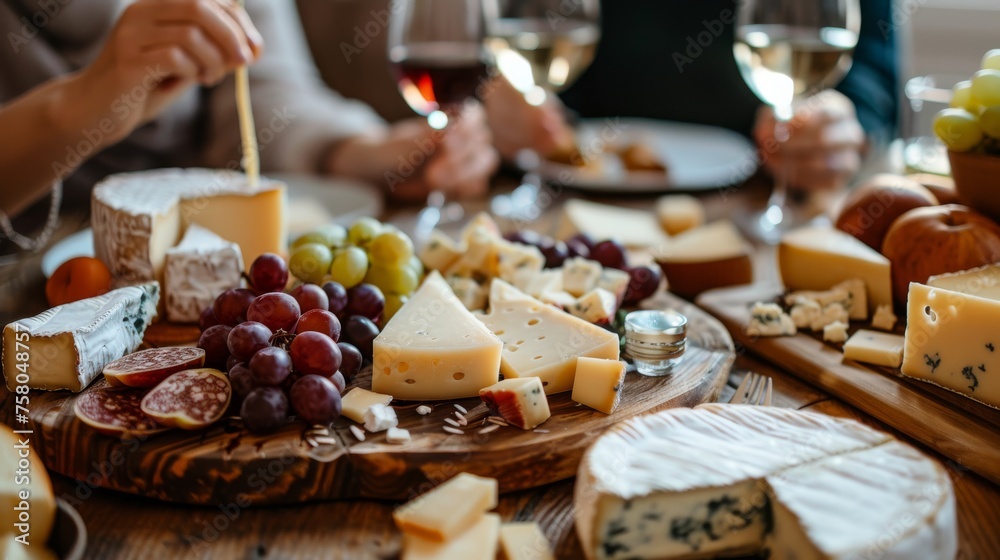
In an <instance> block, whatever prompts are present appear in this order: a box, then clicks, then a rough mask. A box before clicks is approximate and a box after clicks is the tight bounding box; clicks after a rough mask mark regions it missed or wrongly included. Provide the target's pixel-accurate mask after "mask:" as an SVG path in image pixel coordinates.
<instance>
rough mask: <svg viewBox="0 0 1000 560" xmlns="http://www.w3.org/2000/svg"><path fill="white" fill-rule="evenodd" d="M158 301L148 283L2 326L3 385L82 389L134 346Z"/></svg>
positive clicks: (155, 287)
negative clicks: (4, 381)
mask: <svg viewBox="0 0 1000 560" xmlns="http://www.w3.org/2000/svg"><path fill="white" fill-rule="evenodd" d="M159 301H160V285H159V284H157V283H156V282H151V283H149V284H142V285H139V286H127V287H124V288H119V289H117V290H112V291H110V292H108V293H106V294H104V295H101V296H97V297H93V298H89V299H84V300H80V301H75V302H73V303H67V304H66V305H59V306H56V307H53V308H52V309H49V310H48V311H45V312H43V313H41V314H40V315H36V316H34V317H29V318H27V319H21V320H20V321H15V322H13V323H11V324H9V325H7V327H6V328H4V332H3V371H4V376H5V377H6V378H7V387H9V388H11V390H13V388H14V387H15V386H17V385H28V386H29V387H31V388H32V389H43V390H46V391H57V390H60V389H69V390H70V391H82V390H83V389H84V388H85V387H86V386H87V385H90V383H91V382H92V381H93V380H94V379H95V378H96V377H97V376H98V374H100V373H101V372H102V371H103V370H104V366H106V365H108V364H109V363H111V362H113V361H115V360H117V359H118V358H121V357H122V356H124V355H125V354H129V353H131V352H134V351H135V349H136V348H138V347H139V344H141V343H142V337H143V335H144V334H145V333H146V327H148V326H149V324H150V323H151V322H152V321H153V319H154V318H155V317H156V306H157V304H158V303H159ZM19 375H20V376H24V377H27V379H26V380H24V379H19V378H18V376H19ZM22 381H26V382H25V383H22Z"/></svg>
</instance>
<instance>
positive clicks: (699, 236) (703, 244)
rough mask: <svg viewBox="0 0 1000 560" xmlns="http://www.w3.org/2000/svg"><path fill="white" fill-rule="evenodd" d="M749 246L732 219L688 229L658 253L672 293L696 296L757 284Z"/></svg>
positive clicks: (662, 246) (663, 245)
mask: <svg viewBox="0 0 1000 560" xmlns="http://www.w3.org/2000/svg"><path fill="white" fill-rule="evenodd" d="M750 255H751V249H750V246H749V244H748V243H747V242H746V240H744V239H743V237H742V236H741V235H740V233H739V230H738V229H737V228H736V226H735V225H734V224H733V223H732V222H730V221H728V220H719V221H716V222H712V223H711V224H708V225H705V226H702V227H699V228H695V229H692V230H688V231H686V232H684V233H682V234H680V235H678V236H677V237H674V238H673V239H671V240H670V241H669V242H667V243H664V244H662V245H660V246H659V247H658V248H657V249H656V251H655V254H654V257H655V258H656V262H657V264H659V265H660V268H662V269H663V274H664V275H666V277H667V285H668V288H669V289H670V291H671V292H674V293H676V294H680V295H682V296H685V297H694V296H696V295H698V294H700V293H701V292H704V291H706V290H711V289H713V288H721V287H723V286H735V285H739V284H749V283H750V282H752V281H753V263H752V261H751V258H750Z"/></svg>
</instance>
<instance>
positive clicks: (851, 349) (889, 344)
mask: <svg viewBox="0 0 1000 560" xmlns="http://www.w3.org/2000/svg"><path fill="white" fill-rule="evenodd" d="M844 358H845V359H848V360H854V361H856V362H864V363H866V364H872V365H876V366H886V367H893V368H895V367H899V365H900V364H901V363H903V337H902V336H900V335H898V334H889V333H884V332H878V331H869V330H866V329H861V330H859V331H858V332H856V333H854V334H853V335H852V336H851V338H848V339H847V342H845V343H844Z"/></svg>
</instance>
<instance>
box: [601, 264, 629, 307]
mask: <svg viewBox="0 0 1000 560" xmlns="http://www.w3.org/2000/svg"><path fill="white" fill-rule="evenodd" d="M630 281H631V277H630V276H629V274H628V273H627V272H625V271H624V270H618V269H617V268H605V269H604V270H602V271H601V276H600V278H598V279H597V287H598V288H601V289H604V290H607V291H609V292H611V293H612V294H614V295H615V298H616V299H617V300H618V304H619V305H621V303H622V301H623V300H624V299H625V292H627V291H628V285H629V282H630Z"/></svg>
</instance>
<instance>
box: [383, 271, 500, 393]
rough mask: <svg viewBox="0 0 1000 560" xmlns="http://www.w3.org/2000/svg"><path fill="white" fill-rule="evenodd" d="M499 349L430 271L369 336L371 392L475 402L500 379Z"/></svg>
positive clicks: (483, 328)
mask: <svg viewBox="0 0 1000 560" xmlns="http://www.w3.org/2000/svg"><path fill="white" fill-rule="evenodd" d="M502 349H503V343H502V342H501V341H500V339H499V338H497V337H496V336H494V335H493V333H491V332H490V330H489V329H487V328H486V327H485V326H484V325H483V323H482V322H481V321H480V320H479V319H477V318H476V316H475V315H473V314H472V313H470V312H469V310H468V309H467V308H466V307H465V305H464V304H463V303H462V302H461V301H460V300H459V298H457V297H456V296H455V294H454V293H453V292H452V290H451V288H449V287H448V284H447V283H446V282H445V281H444V279H443V278H441V275H440V274H438V273H437V272H431V273H430V274H429V275H428V276H427V278H426V279H425V280H424V283H423V285H422V286H420V289H418V290H417V291H416V292H415V293H414V294H413V296H411V297H410V301H408V302H407V303H406V305H404V306H403V307H402V308H401V309H400V310H399V311H398V312H396V314H395V315H393V317H392V319H390V320H389V322H388V323H387V324H386V325H385V327H384V328H383V329H382V332H381V333H379V335H378V336H377V337H375V342H374V354H373V358H372V390H373V391H376V392H380V393H386V394H388V395H392V396H393V397H394V398H397V399H401V400H418V401H419V400H444V399H456V398H463V397H476V396H479V390H480V389H482V388H483V387H489V386H490V385H493V384H494V383H496V382H497V380H498V379H499V378H500V353H501V350H502Z"/></svg>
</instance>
